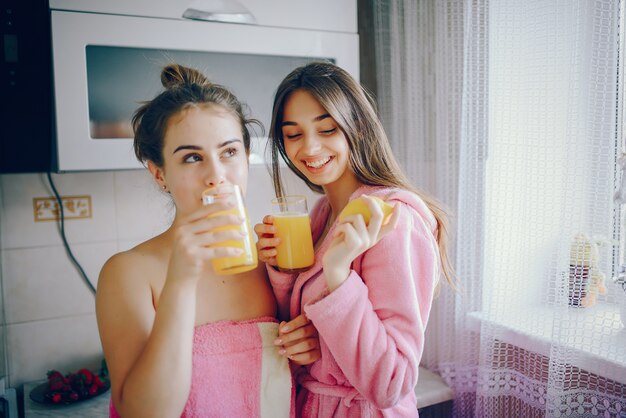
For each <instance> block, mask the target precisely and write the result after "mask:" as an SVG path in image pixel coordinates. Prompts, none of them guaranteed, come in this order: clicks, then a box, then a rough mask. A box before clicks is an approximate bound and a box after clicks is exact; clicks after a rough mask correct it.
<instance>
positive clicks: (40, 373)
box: [0, 165, 317, 387]
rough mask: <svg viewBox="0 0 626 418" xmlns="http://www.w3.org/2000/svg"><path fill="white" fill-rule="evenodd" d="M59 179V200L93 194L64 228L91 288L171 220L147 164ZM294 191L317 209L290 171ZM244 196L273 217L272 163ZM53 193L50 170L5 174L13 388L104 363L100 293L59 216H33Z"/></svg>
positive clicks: (0, 180)
mask: <svg viewBox="0 0 626 418" xmlns="http://www.w3.org/2000/svg"><path fill="white" fill-rule="evenodd" d="M285 171H287V170H286V169H285ZM53 180H54V182H55V184H56V187H57V189H58V191H59V193H60V194H61V195H62V196H88V197H90V199H91V214H90V216H88V217H86V218H76V219H68V220H67V221H66V223H65V225H66V228H65V230H66V236H67V239H68V242H69V244H70V246H71V248H72V250H73V252H74V255H75V256H76V258H77V259H78V261H79V262H80V264H81V265H82V266H83V268H84V270H85V272H86V274H87V276H88V277H89V280H90V281H91V283H92V284H93V285H94V287H96V286H97V281H98V274H99V271H100V269H101V267H102V265H103V264H104V262H105V261H106V260H107V259H108V258H109V257H110V256H111V255H113V254H114V253H116V252H118V251H124V250H127V249H129V248H131V247H133V246H134V245H136V244H138V243H139V242H141V241H144V240H146V239H147V238H149V237H151V236H153V235H155V234H158V233H160V232H161V231H163V230H165V229H166V228H167V226H168V225H169V223H170V222H171V219H172V218H173V214H174V212H173V205H172V204H171V202H170V200H169V198H168V196H166V195H164V194H163V193H162V192H161V191H159V190H158V188H157V187H156V186H155V184H154V183H153V181H152V180H151V178H150V176H149V175H148V173H147V171H146V170H129V171H107V172H78V173H65V174H53ZM287 188H288V191H289V192H291V193H296V192H297V193H306V194H307V195H308V196H309V202H310V205H311V204H312V202H313V201H314V200H316V198H317V196H316V195H314V194H313V193H312V192H310V191H309V190H308V188H306V186H305V185H304V183H302V182H301V181H300V180H299V179H297V178H296V177H295V176H293V175H288V183H287ZM247 194H248V196H247V206H248V210H249V213H250V217H251V222H253V223H257V222H259V221H260V220H261V218H262V217H263V215H264V214H266V213H269V211H270V204H269V200H270V199H271V197H273V191H272V186H271V178H270V176H269V174H268V171H267V169H266V167H265V166H263V165H253V166H251V169H250V178H249V187H248V193H247ZM50 196H52V192H51V190H50V187H49V185H48V183H47V179H46V176H45V174H41V173H36V174H10V175H9V174H5V175H0V256H1V262H0V266H1V268H2V271H1V276H0V277H1V278H2V287H3V292H2V295H3V298H4V300H3V305H4V314H5V318H4V320H3V321H0V325H1V324H6V358H7V365H6V367H7V369H6V371H5V374H6V375H7V377H8V385H9V386H11V387H18V386H19V385H21V384H22V383H24V382H29V381H33V380H39V379H43V378H45V376H46V372H47V371H48V370H50V369H58V370H60V371H62V372H69V371H75V370H76V369H78V368H81V367H89V368H94V369H96V368H99V366H100V361H101V359H102V349H101V346H100V339H99V336H98V329H97V324H96V317H95V308H94V295H93V294H92V293H91V291H90V290H89V288H88V287H87V286H86V284H85V283H84V282H83V281H82V279H81V277H80V275H79V274H78V272H77V270H76V269H75V268H74V266H73V265H72V263H71V262H70V260H69V258H68V256H67V254H66V252H65V249H64V247H63V244H62V241H61V238H60V235H59V233H58V228H57V224H56V222H54V221H36V220H35V218H36V216H39V217H42V216H43V217H45V216H46V215H50V213H51V211H50V210H49V209H45V208H43V209H42V208H40V210H39V211H37V210H35V208H34V199H35V198H45V197H50ZM83 199H84V198H83ZM79 214H80V212H78V211H76V212H75V213H71V211H68V213H67V215H68V216H71V215H79ZM83 215H84V214H83ZM83 215H80V216H83ZM0 315H1V310H0ZM0 319H1V318H0ZM3 348H4V347H2V344H0V350H2V349H3ZM2 358H3V357H2V353H1V352H0V359H2ZM0 377H1V376H0Z"/></svg>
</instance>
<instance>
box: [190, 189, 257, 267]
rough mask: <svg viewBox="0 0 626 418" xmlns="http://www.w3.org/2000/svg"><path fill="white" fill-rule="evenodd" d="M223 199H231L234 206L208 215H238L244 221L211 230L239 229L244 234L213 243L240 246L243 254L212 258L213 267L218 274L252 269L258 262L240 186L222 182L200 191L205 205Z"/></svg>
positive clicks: (221, 245)
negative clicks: (237, 238)
mask: <svg viewBox="0 0 626 418" xmlns="http://www.w3.org/2000/svg"><path fill="white" fill-rule="evenodd" d="M225 199H232V201H233V202H235V204H236V206H235V208H233V209H229V210H224V211H220V212H216V213H214V214H212V215H211V216H210V217H215V216H220V215H239V216H241V217H242V218H244V219H245V220H246V221H245V222H244V223H243V224H242V225H226V226H222V227H219V228H216V229H214V230H213V231H215V232H219V231H227V230H234V229H241V230H242V232H244V234H245V236H244V237H242V238H241V239H240V240H229V241H224V242H220V243H219V244H216V245H215V246H219V247H235V248H241V249H242V250H243V254H242V255H240V256H237V257H223V258H216V259H213V260H212V264H213V269H214V270H215V272H216V273H217V274H220V275H227V274H235V273H243V272H244V271H248V270H252V269H253V268H255V267H256V266H257V262H258V259H257V252H256V246H255V245H254V238H253V236H252V233H251V231H252V228H250V218H249V217H248V211H247V210H246V207H245V205H244V203H243V196H242V194H241V188H240V187H239V186H238V185H236V184H222V185H219V186H216V187H212V188H210V189H207V190H205V191H204V192H202V203H203V204H205V205H210V204H212V203H215V202H217V201H219V200H225Z"/></svg>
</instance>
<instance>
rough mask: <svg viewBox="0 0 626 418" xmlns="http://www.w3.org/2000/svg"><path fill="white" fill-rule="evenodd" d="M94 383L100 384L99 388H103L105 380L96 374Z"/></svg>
mask: <svg viewBox="0 0 626 418" xmlns="http://www.w3.org/2000/svg"><path fill="white" fill-rule="evenodd" d="M93 383H94V384H95V385H96V386H98V389H100V388H103V387H104V382H103V381H102V379H100V376H94V377H93Z"/></svg>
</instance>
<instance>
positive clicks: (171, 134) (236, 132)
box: [148, 105, 248, 216]
mask: <svg viewBox="0 0 626 418" xmlns="http://www.w3.org/2000/svg"><path fill="white" fill-rule="evenodd" d="M241 131H242V129H241V125H240V124H239V122H238V120H237V119H236V118H235V117H234V116H233V114H232V113H230V112H228V111H226V110H224V109H223V108H221V107H220V106H216V105H205V106H191V107H188V108H186V109H184V110H182V111H181V112H179V113H177V114H175V115H174V116H172V117H171V118H170V119H169V121H168V123H167V127H166V130H165V137H164V145H163V166H162V167H157V166H156V165H155V164H154V163H152V164H150V163H149V164H148V168H149V169H150V172H151V173H152V175H153V177H154V178H155V180H156V181H157V182H158V183H159V185H160V186H163V185H165V186H166V190H167V191H168V192H170V193H171V196H172V199H173V200H174V203H175V204H176V212H177V216H178V215H184V214H187V213H190V212H193V211H194V210H197V209H198V208H199V207H200V206H202V192H203V191H204V190H205V189H207V188H208V187H211V186H215V185H218V184H222V183H230V184H237V185H239V186H240V187H241V190H242V192H244V194H245V190H246V186H247V182H248V156H247V154H246V150H245V147H244V143H243V135H242V132H241Z"/></svg>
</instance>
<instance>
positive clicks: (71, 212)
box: [33, 196, 91, 222]
mask: <svg viewBox="0 0 626 418" xmlns="http://www.w3.org/2000/svg"><path fill="white" fill-rule="evenodd" d="M61 202H63V216H64V219H65V220H69V219H85V218H91V196H61ZM33 211H34V213H35V222H44V221H56V220H58V219H59V217H60V216H61V214H60V211H59V203H58V202H57V200H56V199H55V198H54V197H35V198H33Z"/></svg>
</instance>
